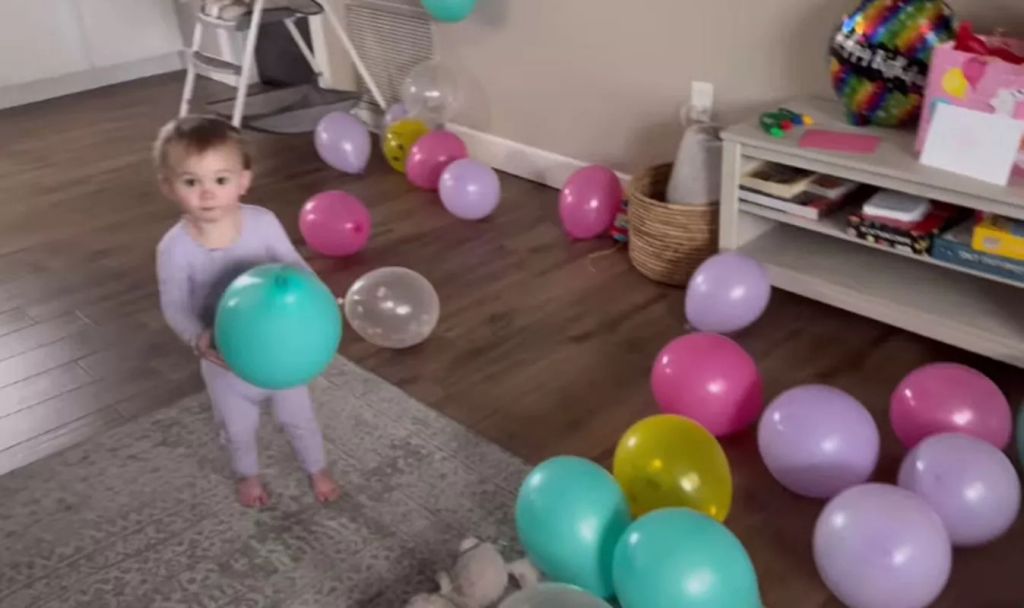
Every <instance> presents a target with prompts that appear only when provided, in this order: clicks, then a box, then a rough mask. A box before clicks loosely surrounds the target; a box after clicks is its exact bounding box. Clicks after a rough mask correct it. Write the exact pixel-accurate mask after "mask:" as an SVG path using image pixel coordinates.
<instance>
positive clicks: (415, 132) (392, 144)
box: [381, 118, 430, 173]
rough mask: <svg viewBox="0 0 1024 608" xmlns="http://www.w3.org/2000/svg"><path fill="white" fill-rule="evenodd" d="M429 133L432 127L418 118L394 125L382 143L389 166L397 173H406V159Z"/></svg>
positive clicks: (401, 121) (396, 122)
mask: <svg viewBox="0 0 1024 608" xmlns="http://www.w3.org/2000/svg"><path fill="white" fill-rule="evenodd" d="M429 132H430V127H428V126H427V124H426V123H425V122H423V121H422V120H419V119H418V118H403V119H402V120H398V121H395V122H394V123H392V124H391V126H389V127H388V130H387V132H385V133H384V140H383V141H382V142H381V147H382V148H383V149H384V158H386V159H388V164H390V165H391V166H392V167H393V168H394V169H395V171H398V172H399V173H405V159H406V158H407V157H408V156H409V151H410V150H412V146H413V144H415V143H416V142H417V141H418V140H419V138H421V137H423V136H424V135H426V134H427V133H429Z"/></svg>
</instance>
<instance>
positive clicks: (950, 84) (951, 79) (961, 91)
mask: <svg viewBox="0 0 1024 608" xmlns="http://www.w3.org/2000/svg"><path fill="white" fill-rule="evenodd" d="M968 86H970V83H969V82H967V76H965V75H964V71H963V70H961V69H960V68H953V69H952V70H949V71H948V72H946V73H945V74H944V75H943V76H942V88H943V90H945V91H946V92H947V93H949V94H950V95H952V96H953V97H956V98H957V99H963V97H964V96H965V95H967V88H968Z"/></svg>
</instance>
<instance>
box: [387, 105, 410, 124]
mask: <svg viewBox="0 0 1024 608" xmlns="http://www.w3.org/2000/svg"><path fill="white" fill-rule="evenodd" d="M408 117H409V109H408V108H406V107H405V103H403V102H401V101H399V102H398V103H395V104H391V107H390V108H388V111H387V112H385V113H384V126H385V127H390V126H391V125H392V124H394V123H396V122H398V121H400V120H402V119H403V118H408Z"/></svg>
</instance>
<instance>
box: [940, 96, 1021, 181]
mask: <svg viewBox="0 0 1024 608" xmlns="http://www.w3.org/2000/svg"><path fill="white" fill-rule="evenodd" d="M1022 139H1024V121H1020V120H1014V119H1012V118H1010V117H1007V116H1000V115H998V114H988V113H986V112H979V111H977V110H971V109H969V108H961V107H959V106H954V105H952V104H948V103H940V104H938V107H936V108H935V116H934V117H933V118H932V122H931V126H930V127H929V129H928V136H927V138H926V139H925V143H924V150H923V151H922V152H921V163H922V164H925V165H928V166H930V167H935V168H937V169H945V170H946V171H952V172H953V173H959V174H961V175H966V176H968V177H973V178H975V179H980V180H984V181H986V182H990V183H993V184H999V185H1001V186H1005V185H1006V184H1007V183H1008V182H1009V181H1010V173H1011V172H1012V171H1013V165H1014V164H1015V163H1016V161H1017V154H1018V153H1019V152H1020V149H1021V140H1022Z"/></svg>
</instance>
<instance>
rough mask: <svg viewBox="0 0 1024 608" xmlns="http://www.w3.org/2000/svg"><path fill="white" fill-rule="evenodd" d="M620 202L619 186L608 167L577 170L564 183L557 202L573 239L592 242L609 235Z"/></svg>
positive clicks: (563, 222)
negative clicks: (590, 240) (595, 238)
mask: <svg viewBox="0 0 1024 608" xmlns="http://www.w3.org/2000/svg"><path fill="white" fill-rule="evenodd" d="M621 202H622V183H621V182H620V181H619V178H618V176H617V175H615V172H614V171H612V170H611V169H609V168H607V167H601V166H598V165H591V166H589V167H584V168H582V169H579V170H578V171H576V172H575V173H573V174H572V175H571V176H569V180H568V181H567V182H566V183H565V187H564V188H563V189H562V193H561V196H560V197H559V200H558V213H559V216H560V217H561V218H562V226H563V227H564V228H565V231H566V232H567V233H569V236H571V237H573V238H575V239H592V238H594V237H598V236H600V235H602V234H605V233H607V232H608V230H609V229H610V228H611V227H612V222H614V221H615V213H616V211H618V209H619V204H620V203H621Z"/></svg>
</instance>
